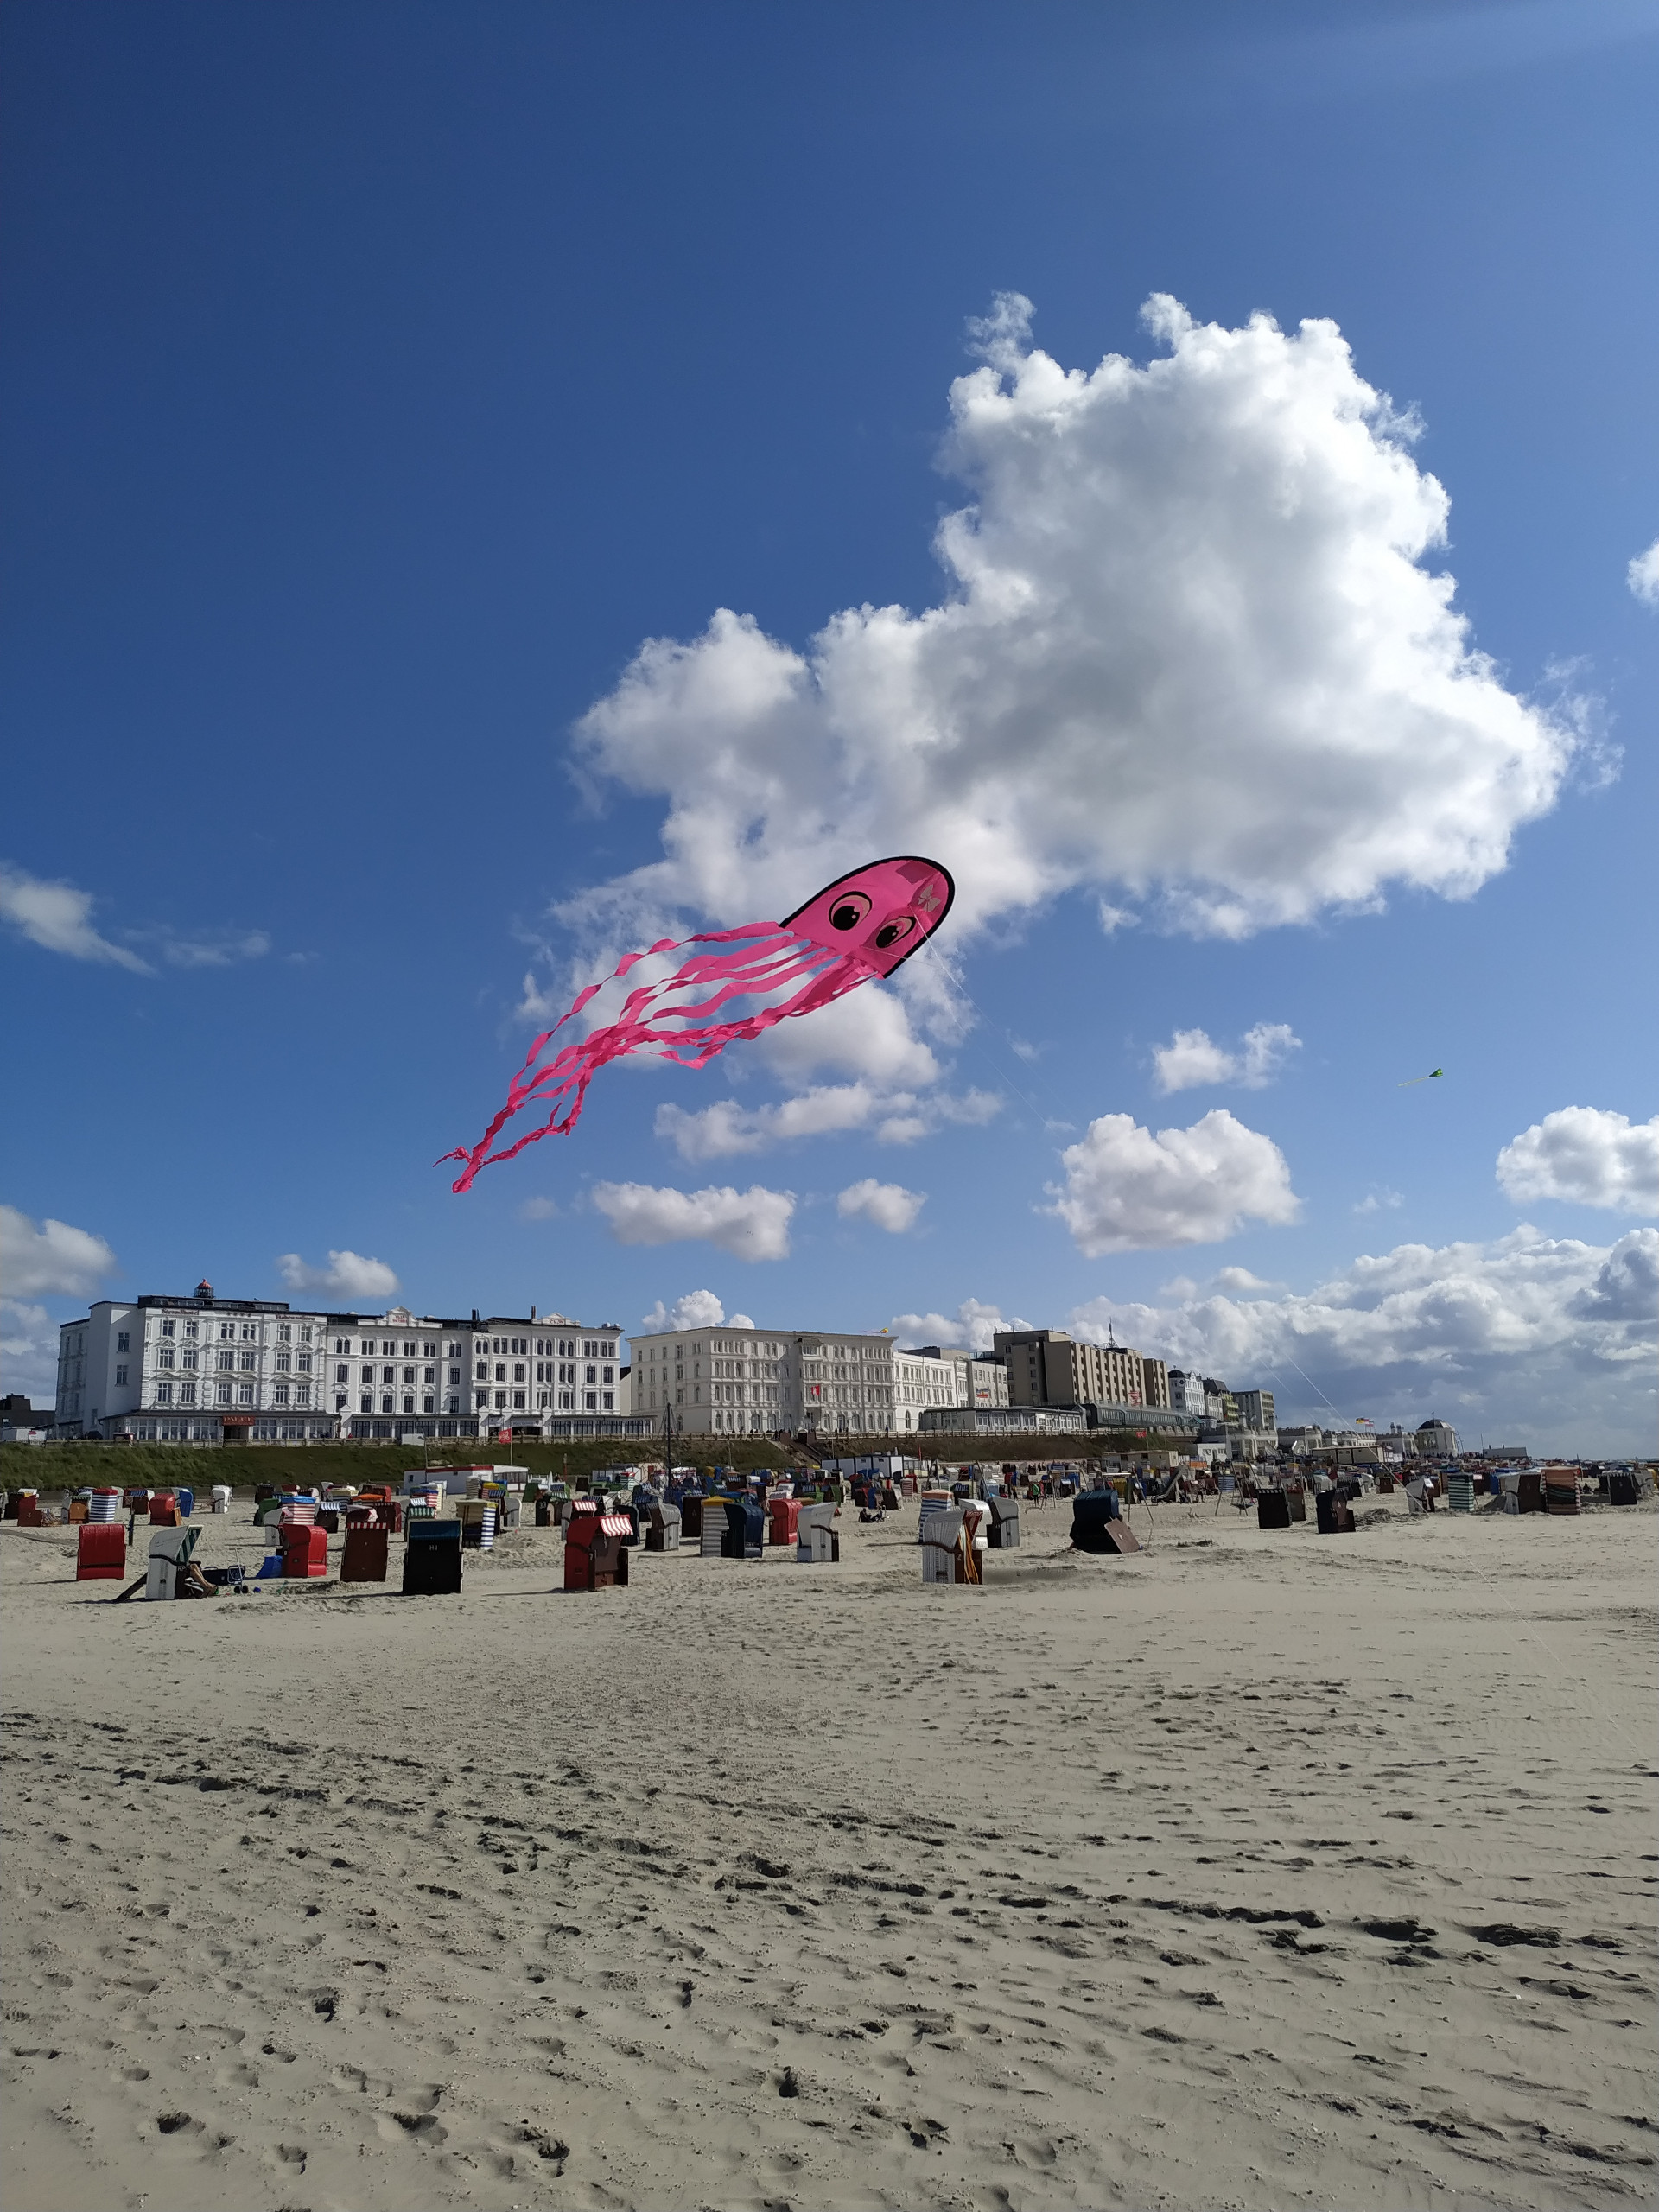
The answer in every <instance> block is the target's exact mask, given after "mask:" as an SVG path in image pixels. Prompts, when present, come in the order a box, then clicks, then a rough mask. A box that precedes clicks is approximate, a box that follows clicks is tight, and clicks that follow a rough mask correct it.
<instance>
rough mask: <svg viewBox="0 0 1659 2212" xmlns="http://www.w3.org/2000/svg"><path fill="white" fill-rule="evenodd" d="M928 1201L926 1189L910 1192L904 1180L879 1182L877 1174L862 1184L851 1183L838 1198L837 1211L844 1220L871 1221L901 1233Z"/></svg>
mask: <svg viewBox="0 0 1659 2212" xmlns="http://www.w3.org/2000/svg"><path fill="white" fill-rule="evenodd" d="M926 1204H927V1193H926V1192H925V1191H907V1190H906V1188H905V1186H904V1185H903V1184H902V1183H878V1182H877V1181H876V1179H875V1178H874V1176H873V1175H867V1176H866V1177H865V1178H864V1179H863V1181H862V1182H861V1183H849V1185H847V1188H846V1189H845V1190H844V1191H843V1192H842V1194H841V1196H840V1197H839V1198H837V1199H836V1212H837V1213H838V1214H839V1215H840V1216H841V1217H842V1220H843V1221H855V1220H856V1221H868V1222H871V1223H873V1224H874V1226H875V1227H876V1228H877V1229H885V1230H887V1232H888V1233H889V1235H891V1236H902V1235H903V1233H904V1231H905V1230H907V1229H908V1228H910V1227H911V1225H912V1223H913V1222H914V1221H915V1219H916V1217H917V1215H918V1213H920V1211H921V1210H922V1208H923V1207H924V1206H925V1205H926Z"/></svg>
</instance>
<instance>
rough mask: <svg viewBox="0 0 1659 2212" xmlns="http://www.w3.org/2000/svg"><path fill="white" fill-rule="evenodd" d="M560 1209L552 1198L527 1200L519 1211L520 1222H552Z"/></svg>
mask: <svg viewBox="0 0 1659 2212" xmlns="http://www.w3.org/2000/svg"><path fill="white" fill-rule="evenodd" d="M558 1211H559V1210H558V1208H557V1206H556V1205H555V1204H554V1203H553V1201H552V1199H551V1198H526V1199H525V1200H524V1204H523V1205H521V1206H520V1207H519V1209H518V1218H519V1220H520V1221H552V1220H554V1219H555V1218H556V1217H557V1214H558Z"/></svg>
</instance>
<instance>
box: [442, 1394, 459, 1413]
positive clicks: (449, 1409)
mask: <svg viewBox="0 0 1659 2212" xmlns="http://www.w3.org/2000/svg"><path fill="white" fill-rule="evenodd" d="M443 1410H444V1411H445V1413H447V1414H458V1413H459V1412H460V1411H461V1393H460V1392H459V1391H458V1390H457V1391H452V1392H451V1393H450V1395H449V1396H448V1397H447V1398H446V1399H445V1400H444V1402H443Z"/></svg>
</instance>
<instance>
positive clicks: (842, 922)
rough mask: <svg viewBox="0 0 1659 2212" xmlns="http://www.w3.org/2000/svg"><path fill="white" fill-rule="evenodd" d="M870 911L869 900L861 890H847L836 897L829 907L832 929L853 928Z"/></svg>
mask: <svg viewBox="0 0 1659 2212" xmlns="http://www.w3.org/2000/svg"><path fill="white" fill-rule="evenodd" d="M869 911H870V902H869V900H868V899H867V898H866V897H865V895H864V893H862V892H861V891H849V892H846V893H843V894H842V897H841V898H839V899H836V903H835V905H834V906H832V907H831V908H830V909H829V922H830V926H831V927H832V928H833V929H838V930H855V929H856V928H857V927H858V925H859V924H860V923H861V921H862V920H863V918H864V917H865V915H866V914H868V912H869Z"/></svg>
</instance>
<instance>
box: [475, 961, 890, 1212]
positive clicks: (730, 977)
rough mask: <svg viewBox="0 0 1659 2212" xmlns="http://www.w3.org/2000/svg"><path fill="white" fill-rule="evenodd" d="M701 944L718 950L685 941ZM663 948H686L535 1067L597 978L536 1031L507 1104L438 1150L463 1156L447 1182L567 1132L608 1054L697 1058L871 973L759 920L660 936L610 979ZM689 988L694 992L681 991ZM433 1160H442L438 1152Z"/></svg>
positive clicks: (704, 1059)
mask: <svg viewBox="0 0 1659 2212" xmlns="http://www.w3.org/2000/svg"><path fill="white" fill-rule="evenodd" d="M704 945H707V946H710V947H720V948H724V949H722V950H709V951H700V950H692V948H693V947H698V946H704ZM664 952H684V953H688V954H689V955H690V957H688V958H686V959H683V960H682V961H681V962H680V963H679V964H678V965H677V967H676V969H674V971H673V973H672V974H671V975H669V976H664V977H662V978H661V979H660V980H659V981H658V982H654V983H642V984H640V985H639V986H638V987H637V988H635V989H633V990H632V991H630V992H629V994H628V995H627V997H626V1000H625V1001H623V1005H622V1010H621V1012H620V1014H618V1016H617V1018H616V1020H614V1021H612V1022H607V1023H605V1024H603V1025H602V1026H601V1027H599V1028H597V1029H593V1030H590V1031H589V1032H588V1034H587V1035H586V1036H585V1037H582V1038H578V1039H573V1040H572V1041H571V1042H570V1043H569V1044H566V1045H564V1046H561V1047H560V1049H559V1050H558V1051H557V1052H555V1054H554V1055H553V1057H552V1058H551V1059H550V1060H548V1061H547V1062H546V1063H545V1064H544V1065H541V1066H537V1061H539V1060H540V1059H541V1056H542V1054H543V1052H544V1051H545V1050H546V1049H547V1047H548V1046H549V1045H550V1044H551V1043H552V1041H553V1039H555V1038H556V1036H557V1034H558V1033H559V1031H560V1030H561V1029H563V1027H564V1025H565V1023H566V1022H567V1021H569V1020H571V1019H572V1018H573V1017H574V1016H575V1015H576V1014H580V1013H581V1012H582V1008H583V1007H585V1006H586V1005H587V1004H588V1001H589V1000H591V999H592V998H593V997H594V995H596V994H597V993H598V992H599V991H601V990H602V989H603V988H604V985H603V984H601V983H590V984H589V985H588V988H586V989H585V990H583V991H582V992H580V993H579V994H578V995H577V997H576V999H575V1001H574V1003H573V1004H572V1005H571V1007H570V1009H569V1013H567V1014H563V1015H562V1016H561V1017H560V1019H559V1020H557V1021H556V1023H555V1024H554V1026H553V1027H552V1028H551V1029H547V1030H543V1033H542V1034H541V1035H540V1036H539V1037H537V1039H536V1040H535V1042H534V1043H533V1044H532V1045H531V1048H530V1052H529V1054H528V1056H527V1057H526V1058H525V1061H524V1066H523V1067H522V1068H521V1069H520V1070H519V1071H518V1074H517V1075H516V1076H515V1077H513V1079H512V1084H510V1085H509V1087H508V1090H507V1096H506V1102H505V1104H504V1105H503V1106H502V1108H501V1109H500V1111H499V1113H498V1114H497V1115H496V1116H495V1119H494V1120H493V1122H491V1123H490V1126H489V1127H488V1128H487V1129H486V1130H485V1132H484V1134H483V1135H482V1136H481V1137H480V1139H479V1141H478V1142H477V1143H476V1144H475V1145H473V1146H471V1147H457V1149H456V1150H454V1152H446V1153H445V1154H443V1160H461V1161H463V1162H464V1163H465V1165H464V1166H463V1167H462V1169H461V1173H460V1174H459V1175H458V1176H457V1177H456V1179H455V1180H454V1183H453V1184H452V1185H451V1186H450V1187H451V1188H452V1189H453V1190H454V1191H456V1192H461V1191H467V1190H470V1189H471V1187H472V1185H473V1182H474V1179H475V1178H476V1176H477V1174H478V1172H479V1170H480V1168H481V1167H487V1166H491V1165H493V1163H494V1162H495V1161H498V1160H511V1159H512V1157H513V1156H514V1154H517V1153H520V1152H522V1151H523V1150H524V1147H525V1146H526V1145H531V1144H536V1143H538V1142H539V1141H540V1140H541V1139H542V1138H543V1137H546V1136H568V1135H569V1133H570V1131H571V1130H572V1129H573V1128H575V1125H576V1122H577V1121H578V1120H579V1118H580V1117H581V1114H582V1104H583V1102H584V1100H585V1099H586V1097H587V1096H588V1084H590V1083H591V1082H592V1081H593V1079H594V1076H596V1075H597V1074H598V1072H599V1071H600V1069H601V1068H602V1067H603V1066H604V1065H606V1064H607V1061H610V1060H619V1059H622V1058H626V1056H627V1055H628V1054H630V1053H632V1052H656V1053H657V1054H658V1056H659V1057H660V1058H664V1059H669V1060H673V1061H676V1062H677V1063H678V1065H681V1066H682V1067H690V1068H700V1067H703V1066H706V1065H707V1064H708V1062H709V1061H710V1060H711V1059H713V1058H714V1057H715V1054H716V1053H717V1052H723V1051H724V1050H725V1048H726V1046H728V1045H729V1044H730V1043H731V1042H732V1041H733V1039H734V1038H752V1037H758V1036H759V1035H760V1033H761V1032H762V1031H763V1030H766V1029H770V1028H772V1027H773V1026H774V1025H775V1024H776V1023H778V1022H779V1021H782V1020H784V1019H785V1017H786V1016H787V1015H790V1014H811V1013H813V1012H815V1011H816V1010H817V1008H818V1007H823V1006H828V1005H829V1002H830V1001H832V1000H834V999H838V998H840V997H841V996H842V994H843V993H844V992H847V991H850V990H852V989H854V988H855V987H856V986H857V985H858V984H860V983H861V982H866V981H868V978H869V977H870V976H872V975H874V974H875V973H876V972H877V971H876V969H874V968H873V967H872V966H870V965H869V964H868V963H866V962H864V961H863V960H861V959H860V958H859V957H857V956H856V955H855V954H845V953H835V952H831V951H829V950H827V949H826V948H825V947H824V946H823V945H822V944H817V943H816V942H815V941H814V940H813V939H811V938H802V937H796V936H795V935H793V934H792V932H791V931H788V930H785V929H783V928H781V927H779V925H778V924H776V923H775V922H765V923H759V924H753V925H750V926H749V927H747V928H745V929H735V930H713V931H708V932H706V933H703V934H701V935H698V936H696V937H690V938H679V939H677V938H659V939H658V942H657V943H656V944H653V945H652V946H650V947H649V948H648V950H647V951H646V952H631V953H629V954H628V956H627V957H626V959H624V960H622V961H620V962H619V963H618V965H617V966H616V967H615V969H613V971H612V973H611V975H610V976H608V977H607V979H606V980H607V982H614V981H615V980H616V979H617V978H618V977H620V976H626V974H627V973H628V970H629V969H631V968H633V967H635V966H637V965H638V963H639V962H640V961H641V960H644V959H645V958H647V957H649V956H650V955H651V954H653V953H664ZM791 987H792V988H791ZM786 988H787V989H788V990H789V995H788V996H787V997H786V998H785V999H783V1000H782V1001H779V1002H778V1003H776V1004H771V1005H764V1006H760V1007H756V1008H755V1009H754V1011H753V1012H752V1013H749V1014H744V1015H742V1016H741V1017H738V1016H736V1015H735V1014H734V1012H733V1011H729V1010H730V1009H732V1002H733V1001H734V1000H740V999H753V998H754V997H757V996H760V995H766V994H769V993H772V992H776V991H779V990H783V989H786ZM691 992H698V993H701V994H702V995H700V996H696V997H688V996H686V995H687V994H689V993H691ZM543 1103H545V1104H548V1105H550V1109H551V1110H550V1113H549V1115H548V1118H547V1120H546V1121H545V1122H543V1123H542V1125H541V1126H540V1127H539V1128H534V1129H531V1130H530V1131H528V1132H527V1134H526V1135H524V1136H521V1137H519V1138H518V1140H517V1141H516V1142H515V1143H512V1144H510V1145H507V1146H505V1147H504V1148H503V1149H502V1150H501V1151H499V1152H492V1151H491V1149H490V1147H491V1146H492V1145H493V1143H494V1142H495V1140H496V1138H497V1137H498V1136H499V1135H500V1133H501V1131H502V1130H503V1128H505V1126H506V1124H507V1123H508V1122H510V1121H512V1118H513V1116H515V1115H517V1114H520V1113H522V1112H523V1111H524V1109H525V1108H526V1107H528V1106H531V1105H539V1104H543ZM437 1164H438V1165H439V1166H442V1160H440V1161H439V1162H438V1163H437Z"/></svg>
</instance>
